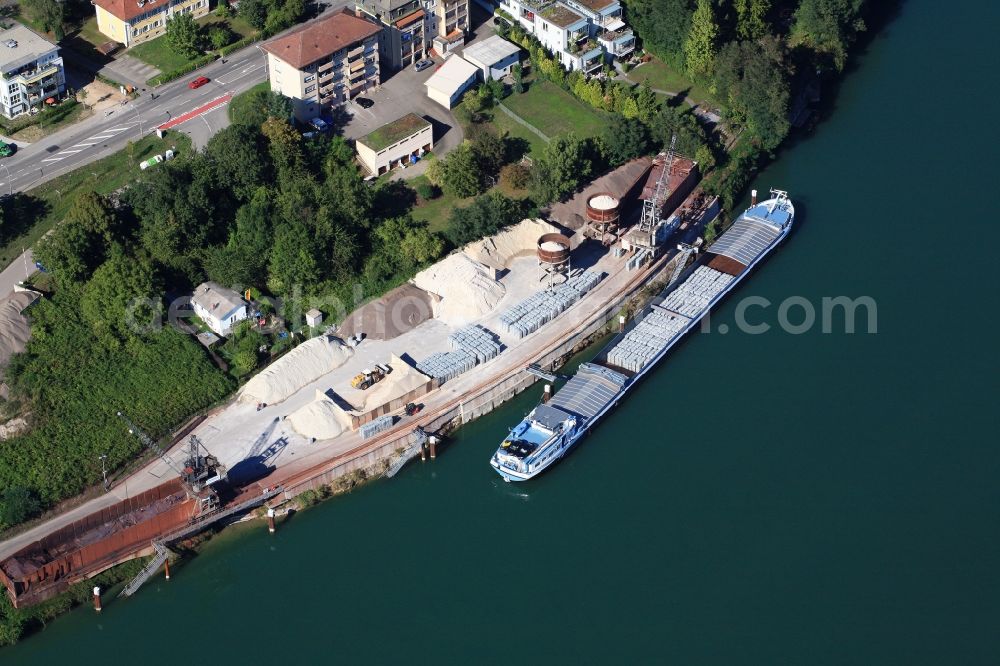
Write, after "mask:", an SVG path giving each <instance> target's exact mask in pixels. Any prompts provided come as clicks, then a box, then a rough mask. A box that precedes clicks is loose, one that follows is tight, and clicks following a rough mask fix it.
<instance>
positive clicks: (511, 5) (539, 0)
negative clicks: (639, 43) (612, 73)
mask: <svg viewBox="0 0 1000 666" xmlns="http://www.w3.org/2000/svg"><path fill="white" fill-rule="evenodd" d="M499 8H500V9H501V10H503V11H504V12H506V13H507V14H509V15H510V16H512V17H513V18H514V20H516V21H517V23H518V25H520V26H521V27H522V28H523V29H524V30H525V31H526V32H528V33H530V34H532V35H534V36H535V37H536V38H537V39H538V41H540V42H541V43H542V44H543V45H544V46H545V47H546V48H547V49H548V50H549V51H551V52H552V53H553V54H555V56H556V57H557V58H558V59H559V62H560V63H562V65H563V67H565V68H566V69H568V70H574V69H577V70H580V71H582V72H584V73H586V74H596V73H597V72H599V71H601V68H602V67H603V66H604V64H605V63H606V62H611V61H614V60H625V59H627V58H628V57H629V56H630V55H631V54H632V52H633V51H634V50H635V34H634V33H633V32H632V29H631V28H629V27H628V26H627V25H626V24H625V21H624V20H622V6H621V2H619V0H501V2H500V6H499Z"/></svg>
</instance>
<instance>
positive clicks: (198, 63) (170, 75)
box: [146, 53, 217, 88]
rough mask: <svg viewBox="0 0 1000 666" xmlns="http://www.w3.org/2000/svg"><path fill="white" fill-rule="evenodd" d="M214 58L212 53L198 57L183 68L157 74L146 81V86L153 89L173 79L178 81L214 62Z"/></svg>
mask: <svg viewBox="0 0 1000 666" xmlns="http://www.w3.org/2000/svg"><path fill="white" fill-rule="evenodd" d="M216 57H217V56H216V55H215V54H214V53H210V54H208V55H203V56H202V57H200V58H198V59H197V60H194V61H192V62H189V63H188V64H186V65H184V66H183V67H178V68H177V69H175V70H173V71H170V72H164V73H162V74H157V75H156V76H154V77H153V78H151V79H149V80H148V81H146V85H148V86H150V87H154V88H155V87H156V86H159V85H162V84H164V83H168V82H170V81H173V80H175V79H179V78H181V77H182V76H184V75H185V74H190V73H191V72H193V71H194V70H196V69H200V68H202V67H204V66H205V65H207V64H209V63H210V62H214V61H215V58H216Z"/></svg>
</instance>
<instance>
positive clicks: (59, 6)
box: [18, 0, 66, 42]
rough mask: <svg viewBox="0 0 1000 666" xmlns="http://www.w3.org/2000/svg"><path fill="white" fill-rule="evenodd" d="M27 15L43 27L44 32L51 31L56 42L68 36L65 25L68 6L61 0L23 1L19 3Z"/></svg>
mask: <svg viewBox="0 0 1000 666" xmlns="http://www.w3.org/2000/svg"><path fill="white" fill-rule="evenodd" d="M18 4H19V5H20V6H21V8H22V9H23V10H24V11H25V12H26V13H27V15H28V16H29V17H30V18H31V19H32V20H33V21H35V22H37V23H38V24H40V25H41V27H42V30H44V31H46V32H49V31H51V32H52V34H53V35H55V38H56V41H57V42H58V41H61V40H62V38H63V37H65V36H66V34H65V32H64V28H63V24H64V23H65V21H66V9H65V7H66V5H65V3H63V2H60V1H59V0H21V2H19V3H18Z"/></svg>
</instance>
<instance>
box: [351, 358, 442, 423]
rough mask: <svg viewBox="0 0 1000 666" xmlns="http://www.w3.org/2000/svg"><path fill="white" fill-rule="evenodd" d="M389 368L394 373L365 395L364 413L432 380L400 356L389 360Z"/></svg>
mask: <svg viewBox="0 0 1000 666" xmlns="http://www.w3.org/2000/svg"><path fill="white" fill-rule="evenodd" d="M389 366H390V367H392V372H391V373H390V374H389V376H388V377H386V378H385V379H383V380H382V381H380V382H379V383H378V384H376V385H375V386H374V387H373V388H371V389H370V390H369V391H368V392H367V393H366V394H365V404H364V408H363V410H362V411H366V412H367V411H369V410H372V409H375V408H376V407H381V406H382V405H384V404H386V403H388V402H392V401H393V400H395V399H396V398H400V397H402V396H404V395H406V394H407V393H409V392H410V391H412V390H413V389H415V388H419V387H421V386H423V385H425V384H426V383H427V382H429V381H430V380H431V378H430V377H428V376H427V375H425V374H424V373H422V372H420V371H419V370H417V369H416V368H414V367H413V366H412V365H410V364H408V363H406V361H404V360H403V359H401V358H399V357H398V356H395V355H394V356H392V357H391V358H390V359H389Z"/></svg>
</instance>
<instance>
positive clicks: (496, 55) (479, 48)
mask: <svg viewBox="0 0 1000 666" xmlns="http://www.w3.org/2000/svg"><path fill="white" fill-rule="evenodd" d="M462 57H463V58H465V59H466V60H468V61H469V62H471V63H472V64H473V65H475V66H476V67H478V68H479V69H480V70H482V72H483V79H484V80H485V79H502V78H503V77H505V76H507V75H508V74H510V73H511V72H512V71H513V69H514V65H516V64H517V63H519V62H521V47H520V46H518V45H517V44H512V43H511V42H508V41H507V40H506V39H504V38H503V37H501V36H500V35H493V36H492V37H488V38H487V39H484V40H483V41H481V42H476V43H475V44H469V45H468V46H467V47H465V51H463V52H462Z"/></svg>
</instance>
